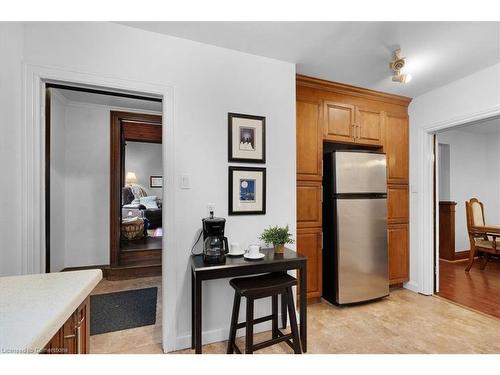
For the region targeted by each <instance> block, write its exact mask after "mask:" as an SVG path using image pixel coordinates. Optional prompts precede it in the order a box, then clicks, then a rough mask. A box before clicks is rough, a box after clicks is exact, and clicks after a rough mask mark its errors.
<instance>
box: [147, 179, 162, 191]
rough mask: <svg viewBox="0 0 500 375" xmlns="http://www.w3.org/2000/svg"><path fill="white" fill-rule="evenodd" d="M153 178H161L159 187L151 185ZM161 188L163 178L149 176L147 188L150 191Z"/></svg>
mask: <svg viewBox="0 0 500 375" xmlns="http://www.w3.org/2000/svg"><path fill="white" fill-rule="evenodd" d="M155 178H161V185H157V184H153V180H154V179H155ZM162 187H163V176H149V188H150V189H161V188H162Z"/></svg>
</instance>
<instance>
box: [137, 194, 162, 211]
mask: <svg viewBox="0 0 500 375" xmlns="http://www.w3.org/2000/svg"><path fill="white" fill-rule="evenodd" d="M139 202H140V203H141V204H142V205H144V206H145V207H146V208H158V204H157V203H156V195H151V196H147V197H141V198H139Z"/></svg>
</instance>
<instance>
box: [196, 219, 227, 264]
mask: <svg viewBox="0 0 500 375" xmlns="http://www.w3.org/2000/svg"><path fill="white" fill-rule="evenodd" d="M202 223H203V261H204V262H205V263H209V264H221V263H225V262H226V254H227V253H228V252H229V246H228V243H227V237H224V227H225V225H226V219H224V218H221V217H214V214H213V212H210V217H207V218H204V219H202Z"/></svg>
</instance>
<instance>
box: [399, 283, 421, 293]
mask: <svg viewBox="0 0 500 375" xmlns="http://www.w3.org/2000/svg"><path fill="white" fill-rule="evenodd" d="M403 288H405V289H408V290H411V291H412V292H415V293H420V288H419V287H418V285H417V284H416V283H415V282H413V281H409V282H407V283H405V284H403Z"/></svg>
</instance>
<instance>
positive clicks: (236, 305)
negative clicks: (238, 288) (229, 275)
mask: <svg viewBox="0 0 500 375" xmlns="http://www.w3.org/2000/svg"><path fill="white" fill-rule="evenodd" d="M240 303H241V297H240V295H239V294H238V293H236V292H234V302H233V314H232V316H231V327H230V328H229V342H228V343H227V352H226V353H227V354H232V353H233V352H234V342H235V340H236V325H237V324H238V315H239V314H240Z"/></svg>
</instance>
